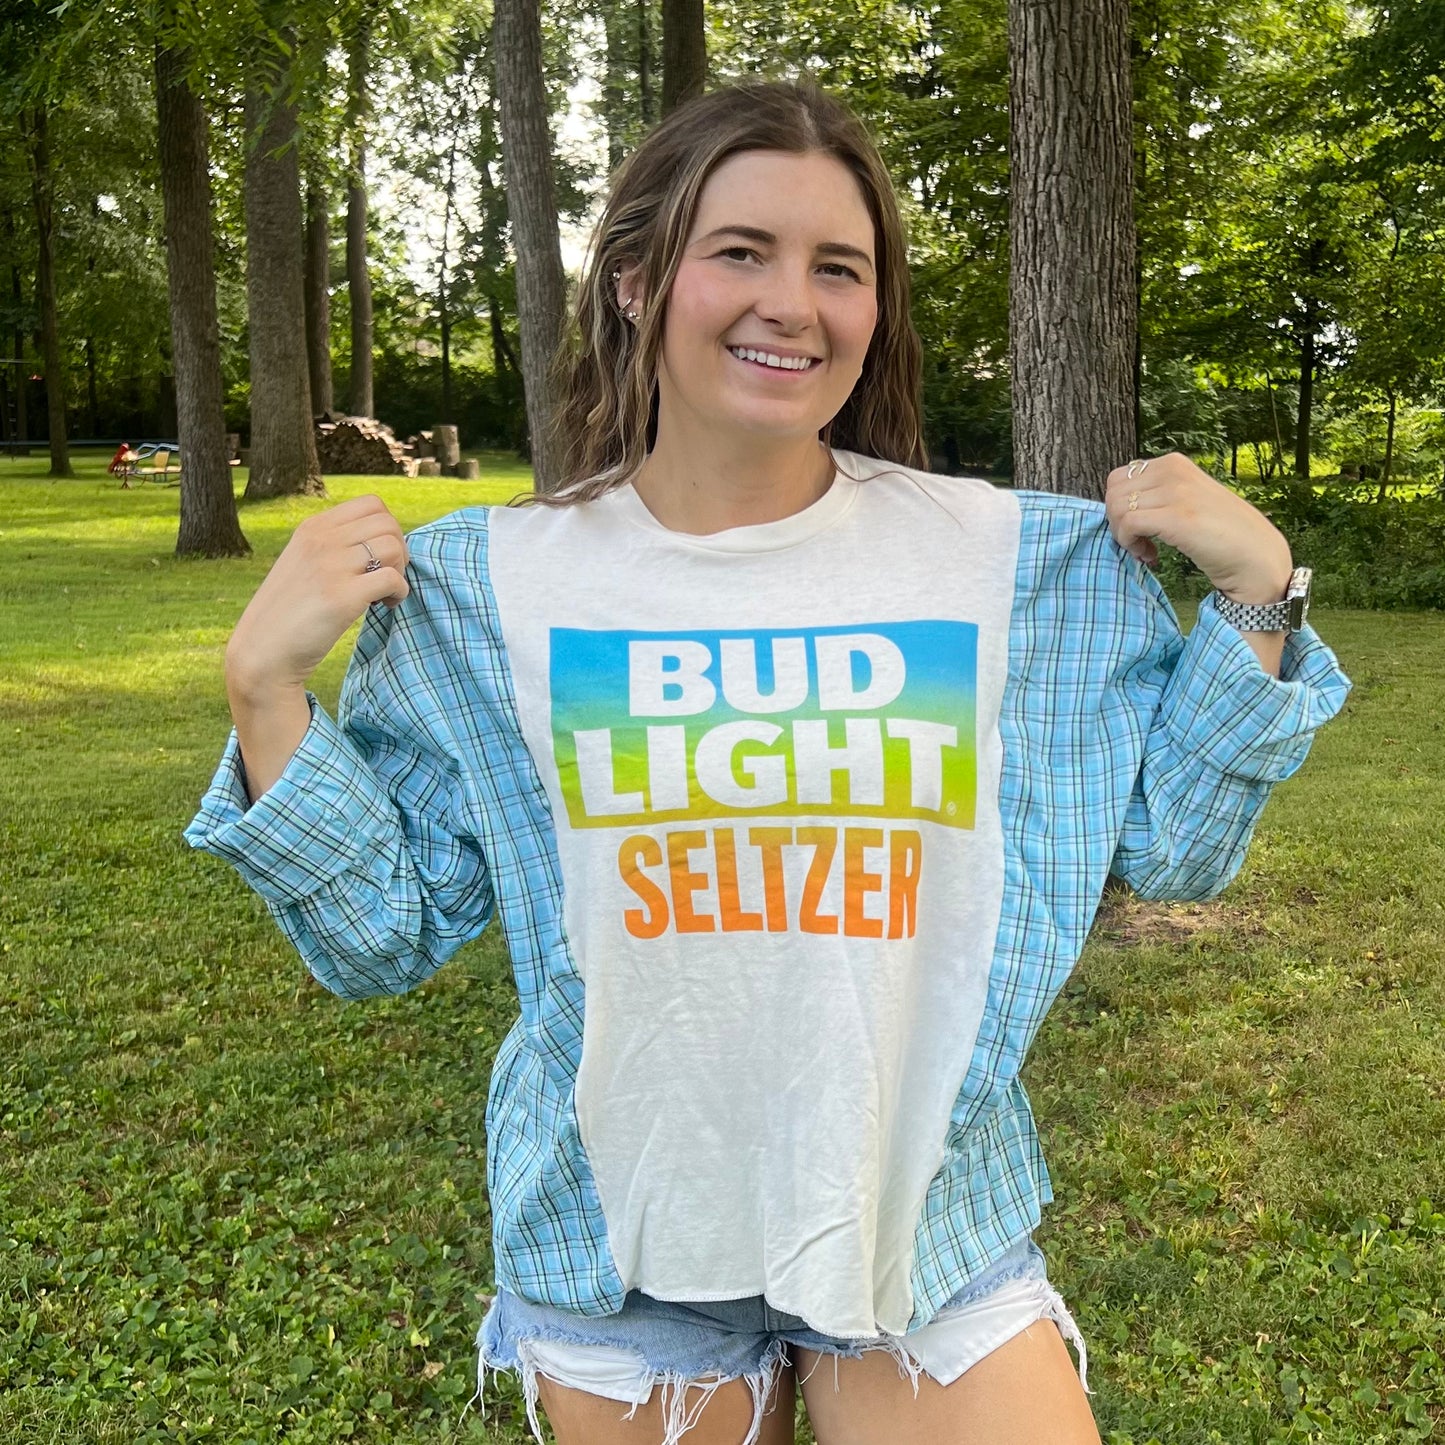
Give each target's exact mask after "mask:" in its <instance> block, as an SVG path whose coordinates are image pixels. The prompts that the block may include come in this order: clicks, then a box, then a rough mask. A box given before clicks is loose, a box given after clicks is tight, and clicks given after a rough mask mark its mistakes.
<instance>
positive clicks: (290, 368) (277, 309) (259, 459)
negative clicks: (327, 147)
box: [245, 37, 326, 500]
mask: <svg viewBox="0 0 1445 1445" xmlns="http://www.w3.org/2000/svg"><path fill="white" fill-rule="evenodd" d="M291 53H294V48H293V47H292V46H291V45H290V44H289V43H288V41H287V39H286V38H285V37H283V38H282V39H280V40H278V41H276V42H274V43H273V42H270V41H258V42H256V49H255V52H254V53H253V55H252V57H251V73H250V75H249V77H248V85H247V90H246V101H245V121H246V174H245V190H246V302H247V308H248V311H249V315H250V339H251V476H250V480H249V481H248V482H247V484H246V497H247V499H248V500H249V499H252V498H256V497H274V496H278V495H282V494H288V493H303V494H307V495H312V496H325V494H326V488H325V486H324V485H323V484H322V481H321V471H320V467H319V466H318V464H317V460H316V433H315V429H314V426H313V424H312V411H311V378H310V376H309V374H308V371H307V363H306V336H305V330H304V327H302V326H298V325H297V321H298V319H299V318H300V317H301V316H302V315H303V314H304V310H305V286H304V283H303V280H302V247H303V242H302V220H301V178H300V167H299V165H298V162H297V148H296V110H295V106H294V103H293V100H292V96H291V76H290V67H289V63H288V61H287V59H286V57H287V56H288V55H290V54H291Z"/></svg>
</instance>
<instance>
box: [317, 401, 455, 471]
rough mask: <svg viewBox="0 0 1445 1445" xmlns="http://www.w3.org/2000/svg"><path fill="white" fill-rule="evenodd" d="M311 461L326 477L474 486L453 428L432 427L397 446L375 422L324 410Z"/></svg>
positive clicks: (381, 424) (387, 429)
mask: <svg viewBox="0 0 1445 1445" xmlns="http://www.w3.org/2000/svg"><path fill="white" fill-rule="evenodd" d="M316 460H317V461H318V462H319V463H320V465H321V471H322V473H323V475H326V476H342V475H345V474H346V473H360V474H362V475H390V476H398V477H400V476H406V477H416V476H422V477H442V476H446V477H461V478H464V479H467V480H470V481H475V480H476V479H477V476H478V474H479V469H478V466H477V463H476V462H474V461H463V460H462V456H461V448H460V447H459V446H458V445H457V429H456V427H454V426H438V427H437V428H435V430H433V431H424V432H419V433H418V434H417V435H416V436H413V437H408V438H407V439H406V440H405V441H404V442H403V441H398V440H397V438H396V436H395V434H394V433H393V432H392V430H391V428H390V427H389V426H387V425H386V423H385V422H380V421H377V420H376V418H375V417H370V416H343V415H341V414H340V413H339V412H329V411H328V412H323V413H322V415H321V416H319V417H317V418H316Z"/></svg>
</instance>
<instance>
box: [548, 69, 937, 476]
mask: <svg viewBox="0 0 1445 1445" xmlns="http://www.w3.org/2000/svg"><path fill="white" fill-rule="evenodd" d="M747 150H774V151H788V152H791V153H793V154H795V155H801V154H807V153H808V152H813V151H819V152H822V153H823V154H824V155H830V156H833V157H835V158H836V159H837V160H839V161H841V162H842V163H843V164H844V165H845V166H847V167H848V169H849V170H850V171H851V172H852V173H853V175H854V176H855V177H856V178H857V181H858V186H859V189H860V190H861V191H862V193H863V198H864V201H865V202H866V203H867V206H868V210H869V213H870V214H871V216H872V218H873V229H874V236H875V247H876V251H877V257H876V260H877V276H878V320H877V323H876V325H875V327H874V330H873V336H872V340H871V341H870V342H869V346H868V353H867V355H866V356H865V358H864V361H863V370H862V373H861V375H860V376H859V378H858V382H857V384H856V385H855V386H854V388H853V391H852V393H851V395H850V396H849V397H848V400H847V401H846V402H844V404H843V406H842V408H841V409H840V410H839V412H838V414H837V415H836V416H835V417H834V418H833V419H832V420H831V421H830V422H829V423H828V425H827V426H825V427H824V428H823V431H822V433H821V438H822V441H823V442H824V444H825V445H828V446H836V447H842V448H845V449H847V450H849V451H858V452H862V453H865V454H866V455H868V456H874V457H878V458H880V459H881V460H883V461H892V462H900V463H902V464H903V465H905V466H924V465H926V464H927V454H926V452H925V450H924V446H923V430H922V409H921V405H920V399H919V392H920V377H921V372H922V346H921V345H920V343H919V340H918V333H917V332H916V331H915V330H914V327H913V322H912V319H911V317H910V314H909V284H908V260H907V251H906V242H905V239H904V234H903V223H902V220H901V219H900V217H899V214H898V201H897V198H896V196H895V195H894V192H893V183H892V181H891V180H890V179H889V176H888V172H887V170H886V168H885V167H884V165H883V159H882V157H881V156H880V155H879V154H878V148H877V146H876V145H874V143H873V140H872V138H871V137H870V136H869V135H868V132H867V131H866V130H865V129H864V128H863V124H862V122H861V121H860V120H859V119H858V118H857V116H855V115H854V114H853V112H852V111H850V110H849V109H848V108H847V106H845V105H844V104H843V103H842V102H841V101H840V100H837V99H835V98H834V97H833V96H831V95H828V94H827V93H826V92H824V91H823V90H821V89H819V88H818V87H817V86H816V85H814V84H812V83H811V82H806V81H803V82H779V81H771V82H754V83H750V84H746V85H736V86H729V87H727V88H725V89H721V90H715V91H712V92H710V93H709V94H707V95H703V96H699V97H698V98H697V99H696V100H693V101H690V102H689V103H688V104H686V105H683V106H680V107H679V108H678V109H677V110H675V111H673V113H672V114H671V115H669V116H668V117H667V118H666V119H665V120H664V121H662V123H661V124H660V125H658V126H657V127H656V129H655V130H653V131H652V132H651V133H650V134H649V135H648V136H647V137H646V139H645V140H644V141H643V142H642V144H641V145H640V146H638V148H637V149H636V150H635V151H634V152H633V153H632V154H631V155H630V156H629V157H628V158H627V159H626V160H625V161H624V162H623V163H622V165H621V166H620V167H619V168H618V170H617V173H616V175H615V177H614V178H613V183H612V189H611V194H610V195H609V196H608V199H607V204H606V206H605V207H604V209H603V212H602V217H601V219H600V220H599V221H598V223H597V229H596V231H595V232H594V233H593V237H592V245H591V249H590V251H589V253H588V258H587V263H586V265H585V266H584V268H583V272H582V280H581V284H580V286H579V288H578V296H577V318H576V319H577V325H576V327H575V330H574V334H573V338H572V340H571V343H570V345H569V346H568V347H567V348H566V349H565V350H564V351H563V352H562V353H561V354H560V355H559V368H560V370H561V373H562V376H561V380H562V385H561V387H560V391H559V405H558V409H557V415H556V420H555V423H554V426H555V435H556V438H557V441H558V443H559V445H558V452H559V454H560V455H561V457H562V476H561V482H560V488H559V490H558V492H557V493H556V494H554V496H553V497H552V498H550V499H547V500H552V501H555V502H579V501H587V500H590V499H592V498H594V497H599V496H601V495H602V494H603V493H605V492H608V491H611V490H612V489H613V488H614V487H616V486H619V485H621V484H622V483H623V482H625V481H627V480H628V479H629V478H630V477H631V476H632V475H633V474H634V473H635V472H636V471H637V469H638V468H639V467H640V466H641V465H642V462H643V460H644V459H645V457H646V455H647V449H648V447H649V445H650V444H651V441H652V438H653V436H654V435H655V428H656V406H657V400H656V397H657V381H656V377H657V363H658V356H659V353H660V351H661V349H662V334H663V325H664V320H665V316H666V304H665V302H666V297H667V294H668V292H669V290H670V289H671V287H672V282H673V278H674V276H675V275H676V274H677V268H678V263H679V260H680V259H681V256H682V251H683V247H684V246H685V244H686V242H687V237H688V234H689V232H690V231H691V229H692V224H693V218H694V216H695V214H696V211H697V204H698V197H699V196H700V195H701V193H702V188H703V186H704V184H705V183H706V181H707V179H708V177H709V176H710V175H711V174H712V173H713V171H714V170H716V169H717V167H718V166H719V165H720V164H721V163H722V162H723V161H724V160H726V159H727V158H728V157H729V156H732V155H735V154H736V153H737V152H739V151H747ZM629 265H635V266H637V267H638V268H639V271H640V274H641V275H642V276H643V277H645V278H646V294H647V296H648V297H649V299H651V300H653V302H654V304H650V305H648V306H646V307H645V308H644V310H643V313H642V316H641V318H640V319H639V321H638V322H637V324H636V326H633V325H632V324H631V323H630V322H628V321H627V320H626V319H625V318H624V317H623V316H622V314H621V312H620V310H619V309H618V306H617V304H616V302H617V298H616V295H615V287H614V285H613V282H612V279H611V278H612V273H613V272H614V271H617V270H618V269H620V268H622V267H624V266H629ZM658 298H660V299H661V300H662V302H663V304H660V305H659V304H656V300H657V299H658ZM539 500H540V499H539Z"/></svg>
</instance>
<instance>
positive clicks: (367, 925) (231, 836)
mask: <svg viewBox="0 0 1445 1445" xmlns="http://www.w3.org/2000/svg"><path fill="white" fill-rule="evenodd" d="M418 551H419V549H418V548H417V547H415V546H414V547H413V552H412V562H413V564H414V565H415V564H416V563H417V562H418V560H419V559H418ZM442 631H443V629H442V628H441V627H440V626H439V625H438V624H437V621H436V619H433V618H429V617H428V615H427V612H426V589H425V586H424V585H421V586H419V585H417V583H416V582H414V583H413V590H412V593H411V595H410V596H409V597H408V598H407V599H406V600H405V601H404V602H403V603H402V604H401V606H400V607H398V608H396V609H395V611H394V612H393V611H390V610H388V609H387V608H385V607H382V606H374V607H372V608H371V609H370V610H369V611H368V613H367V616H366V619H365V621H364V623H363V625H362V630H361V635H360V637H359V639H358V641H357V645H356V651H355V653H354V654H353V656H352V659H351V663H350V666H349V668H348V671H347V674H346V679H345V682H344V683H343V685H342V693H341V703H340V707H339V708H338V714H339V717H340V719H341V721H340V722H339V723H337V722H333V721H332V719H331V718H330V717H329V716H328V715H327V713H326V711H325V709H324V708H323V707H322V706H321V704H320V703H319V702H318V701H317V700H316V698H315V696H314V695H313V694H311V693H309V692H308V693H307V699H308V701H309V703H310V705H311V723H310V725H309V727H308V728H307V730H306V733H305V735H304V737H303V738H302V740H301V744H300V746H299V747H298V748H297V750H296V752H295V753H294V754H293V756H292V757H291V759H290V761H289V762H288V763H287V765H286V768H285V770H284V771H283V772H282V774H281V777H280V778H279V779H278V780H277V781H276V783H275V784H274V785H273V786H272V787H271V788H269V789H268V790H267V791H266V792H265V793H264V794H262V796H261V797H260V798H258V799H257V800H256V802H255V803H248V799H247V794H246V787H245V776H244V769H243V762H242V759H241V754H240V749H239V746H238V743H237V738H236V732H235V730H234V729H232V731H231V735H230V737H229V739H228V740H227V743H226V747H225V751H224V753H223V755H222V758H221V761H220V765H219V766H218V768H217V770H216V773H215V776H214V778H213V780H212V782H211V784H210V787H209V788H208V789H207V791H206V794H205V796H204V798H203V799H202V801H201V806H200V810H199V812H198V813H197V814H196V816H195V818H194V819H193V820H192V821H191V823H190V825H189V826H188V827H187V828H186V830H185V838H186V841H187V842H188V843H189V844H190V845H191V846H192V847H193V848H199V849H203V850H204V851H206V852H209V853H212V854H214V855H215V856H217V857H219V858H223V859H225V860H226V861H227V862H228V863H230V864H231V865H232V866H233V867H234V868H235V869H236V871H237V872H238V873H239V874H240V875H241V877H242V878H243V879H244V880H245V882H246V883H247V884H248V885H249V886H250V887H251V888H252V889H254V890H255V891H256V892H257V893H258V894H259V895H260V896H261V898H262V899H263V900H264V901H265V903H266V905H267V907H268V908H269V909H270V910H271V913H272V915H273V916H274V917H275V919H276V921H277V923H278V924H279V925H280V927H281V929H282V931H283V932H284V933H285V934H286V935H287V937H288V938H289V939H290V940H291V942H292V943H293V944H294V945H295V947H296V949H297V951H298V952H299V953H300V954H301V957H302V959H303V960H304V961H305V963H306V966H307V968H309V969H310V970H311V972H312V974H313V975H315V977H316V979H317V981H318V982H320V983H321V984H322V985H323V986H324V987H325V988H327V989H329V990H330V991H331V992H333V993H336V994H339V995H341V996H342V997H343V998H366V997H370V996H373V995H376V994H386V993H404V992H406V991H407V990H408V989H412V988H415V987H416V986H417V985H418V984H420V983H423V982H424V981H425V980H426V979H427V978H429V977H430V976H431V975H432V974H433V973H434V972H435V971H436V970H437V969H438V968H440V967H441V965H442V964H443V963H445V962H446V960H447V959H448V958H450V957H451V955H452V954H453V953H455V952H456V950H457V949H458V948H460V947H461V946H462V944H464V943H466V942H467V941H468V940H470V939H472V938H474V937H476V936H477V935H478V934H479V933H480V932H481V931H482V929H483V928H485V927H486V924H487V922H488V920H489V919H490V917H491V915H492V911H493V908H494V897H493V888H492V880H491V877H490V873H489V870H488V867H487V862H486V859H485V858H484V856H483V854H482V850H481V846H480V843H479V841H478V838H477V836H476V830H475V828H474V827H473V826H472V825H471V823H470V821H469V819H470V812H469V810H468V808H467V807H466V803H465V796H464V790H463V787H462V782H461V769H460V765H459V764H458V762H457V761H456V759H455V757H454V756H453V755H452V750H451V749H450V748H448V747H447V745H446V736H445V732H444V726H445V721H444V720H445V719H446V718H447V717H448V716H449V714H448V711H447V709H448V707H449V698H448V695H447V694H448V692H449V690H450V689H449V687H448V684H447V677H448V675H449V674H448V670H447V669H446V668H445V667H435V666H433V667H429V666H428V665H427V659H428V658H429V657H430V658H432V659H436V657H437V655H438V652H439V650H440V647H441V634H442ZM452 715H454V714H452Z"/></svg>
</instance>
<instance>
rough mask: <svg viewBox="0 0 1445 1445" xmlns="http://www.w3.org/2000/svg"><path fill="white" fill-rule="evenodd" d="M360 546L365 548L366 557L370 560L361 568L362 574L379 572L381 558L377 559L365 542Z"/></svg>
mask: <svg viewBox="0 0 1445 1445" xmlns="http://www.w3.org/2000/svg"><path fill="white" fill-rule="evenodd" d="M361 545H362V546H363V547H365V548H366V555H367V556H368V557H370V558H371V561H369V562H368V563H367V564H366V566H365V567H363V568H362V569H361V570H362V571H363V572H380V571H381V558H379V557H378V556H377V555H376V553H375V552H373V551H372V550H371V547H370V546H369V544H367V543H366V542H363V543H362V544H361Z"/></svg>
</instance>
